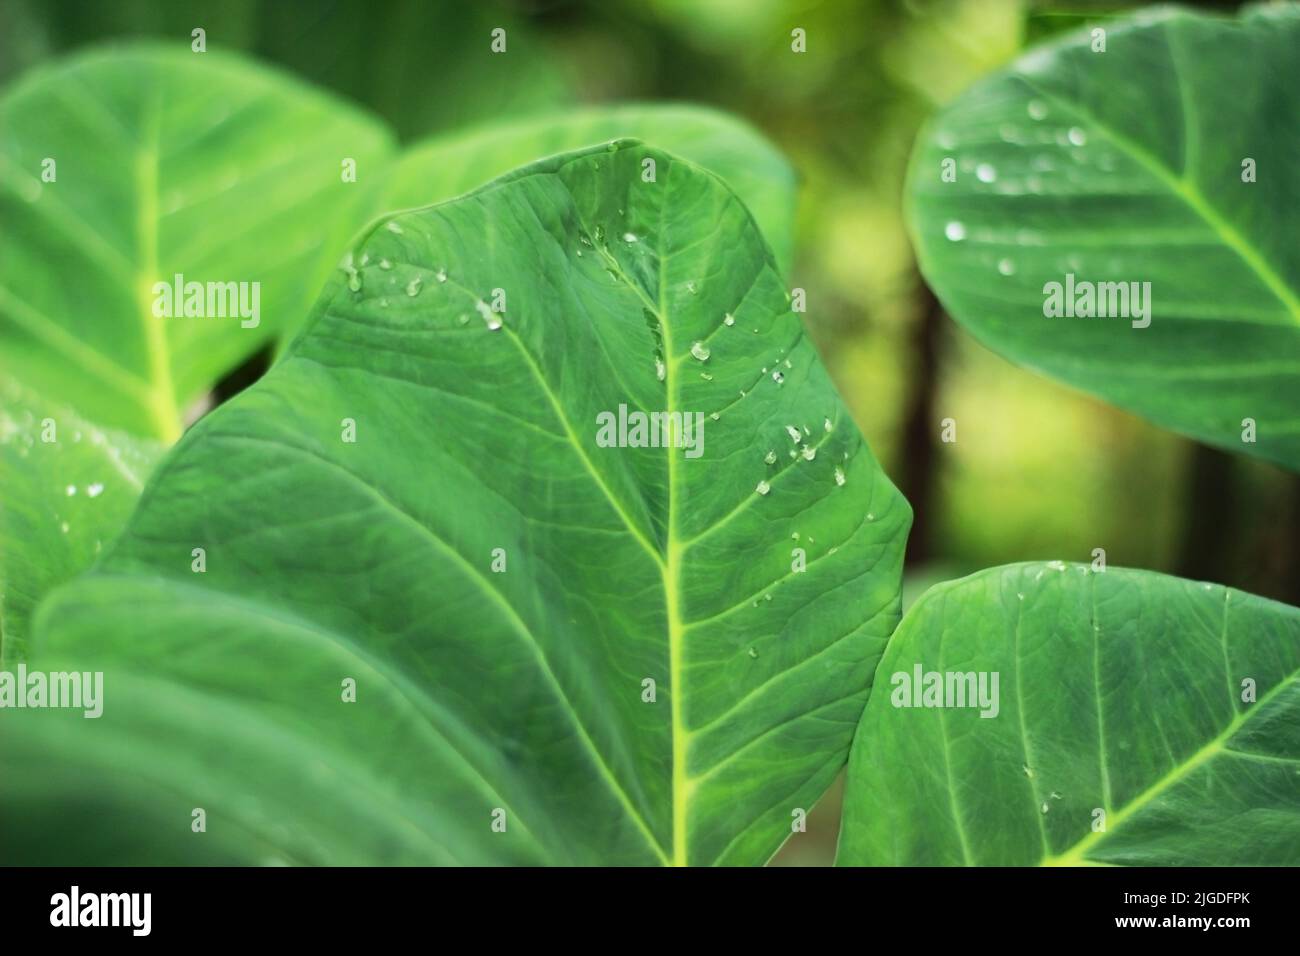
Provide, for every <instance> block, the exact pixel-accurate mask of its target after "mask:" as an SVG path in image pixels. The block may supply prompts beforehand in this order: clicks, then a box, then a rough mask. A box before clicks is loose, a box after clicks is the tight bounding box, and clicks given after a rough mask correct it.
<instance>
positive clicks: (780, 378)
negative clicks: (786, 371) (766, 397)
mask: <svg viewBox="0 0 1300 956" xmlns="http://www.w3.org/2000/svg"><path fill="white" fill-rule="evenodd" d="M772 381H774V382H776V384H778V385H781V384H784V382H785V376H784V375H782V374H781V372H780V370H779V369H778V370H775V371H773V372H772Z"/></svg>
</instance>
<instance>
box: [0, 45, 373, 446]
mask: <svg viewBox="0 0 1300 956" xmlns="http://www.w3.org/2000/svg"><path fill="white" fill-rule="evenodd" d="M0 128H2V129H3V130H4V137H3V140H2V141H0V221H3V222H4V230H3V232H0V372H6V373H8V374H11V375H17V376H19V377H21V378H22V379H23V380H24V381H26V382H28V383H30V384H31V385H32V386H33V387H35V388H37V389H38V390H39V391H40V392H41V393H43V394H45V395H49V396H52V397H55V398H57V399H59V400H60V401H61V402H65V403H67V404H68V405H70V406H72V407H73V408H74V409H76V410H78V411H79V412H81V413H82V414H90V415H93V417H94V418H95V420H97V421H99V422H101V423H103V424H104V425H105V426H109V427H113V428H120V429H123V430H126V431H130V432H133V433H135V434H138V435H145V436H150V437H154V438H158V439H162V440H167V441H170V440H173V439H174V438H175V437H176V436H177V435H179V434H180V431H181V428H182V425H183V424H184V418H185V410H186V408H187V407H188V406H189V404H190V403H191V402H192V401H194V400H195V399H196V398H197V397H199V396H200V395H202V394H203V393H205V392H206V391H207V390H208V389H210V388H211V387H212V386H213V384H214V383H215V382H216V381H217V379H218V378H219V377H220V376H221V375H222V374H223V373H225V372H227V371H229V370H230V369H231V368H233V367H234V366H236V365H238V364H239V363H240V362H241V361H242V360H244V359H245V358H247V357H248V356H249V355H251V354H253V353H254V352H256V351H257V350H258V349H259V348H260V347H261V346H263V345H264V344H265V343H266V341H267V339H268V338H270V337H271V336H273V335H275V334H276V333H277V332H278V331H282V330H284V329H286V328H290V327H293V326H296V325H297V324H298V323H299V322H300V321H301V319H302V316H303V315H304V314H305V313H306V312H307V310H308V308H309V307H310V304H311V301H312V296H314V295H315V294H316V292H317V291H318V290H319V288H320V285H321V283H322V282H323V281H324V278H325V276H326V275H327V274H328V273H329V271H330V270H331V269H332V268H333V267H334V265H335V263H336V262H337V260H338V253H339V250H340V249H342V248H343V247H344V246H345V245H346V243H347V241H348V239H349V237H350V236H351V235H352V233H353V231H354V230H355V229H356V228H357V226H358V225H359V223H360V222H361V221H362V220H363V219H364V215H365V212H364V210H365V209H366V208H368V207H367V203H369V202H371V201H372V200H373V193H372V192H371V187H372V186H374V185H377V183H378V172H379V168H380V163H381V162H382V161H383V160H384V159H385V158H386V156H387V154H388V152H389V148H390V147H389V141H388V135H387V133H386V132H385V131H384V130H383V128H382V127H381V126H380V125H379V124H377V123H375V122H374V121H373V120H371V119H369V118H367V117H365V116H364V115H362V114H360V113H358V112H357V111H356V110H355V109H353V108H351V107H349V106H347V105H346V104H344V103H343V102H341V101H339V100H337V99H334V98H333V97H330V96H327V95H324V94H322V93H319V92H317V91H315V90H312V89H310V88H308V87H306V86H304V85H302V84H301V83H299V82H298V81H296V80H293V79H291V78H290V77H288V76H286V75H284V74H281V73H277V72H274V71H272V70H268V69H266V68H265V67H262V66H258V65H255V64H254V63H252V62H250V61H248V60H244V59H242V58H238V57H234V56H231V55H227V54H222V53H217V52H208V53H202V54H196V53H191V52H190V51H189V50H188V49H186V48H185V47H162V46H155V45H148V44H143V45H134V46H130V47H126V48H113V49H105V50H94V51H91V52H88V53H84V54H78V55H77V56H74V57H71V58H69V59H66V60H61V61H58V62H56V63H55V64H53V65H51V66H49V67H47V68H44V69H40V70H37V71H34V72H33V73H31V74H29V75H27V76H25V77H24V78H23V79H22V80H21V81H20V82H18V84H17V85H15V86H13V87H12V88H10V89H9V90H8V91H7V92H6V93H5V95H4V97H3V98H2V99H0ZM346 160H353V161H355V163H356V166H357V182H345V181H344V176H343V164H344V162H345V161H346ZM178 274H179V275H182V276H183V277H184V278H183V281H184V282H197V283H203V284H204V287H203V295H202V296H201V300H202V303H203V307H202V311H203V313H204V317H196V316H194V315H190V316H186V315H185V313H184V311H183V304H178V303H175V302H173V303H171V308H172V311H173V313H174V314H175V316H176V317H160V316H159V315H158V314H156V311H155V305H156V304H157V303H159V302H160V301H161V299H160V295H161V293H160V292H159V291H157V290H156V289H155V283H165V284H171V285H173V286H174V284H175V276H176V275H178ZM209 283H212V284H214V286H215V287H216V291H217V292H219V293H220V294H219V295H214V294H211V293H210V291H209V289H210V287H209V286H208V284H209ZM226 283H242V284H244V285H243V287H242V288H241V287H240V286H234V287H233V288H234V290H235V292H236V293H242V295H241V296H240V298H239V301H238V302H236V301H235V297H233V296H231V295H230V289H231V288H232V287H229V286H226V285H225V284H226ZM216 284H220V285H219V286H216ZM254 284H256V286H254ZM255 289H256V294H257V298H256V300H254V290H255ZM185 298H186V299H187V300H188V298H189V294H188V292H187V293H186V294H185ZM254 306H256V308H254ZM178 309H179V310H180V311H178ZM196 311H197V310H196ZM210 311H211V312H219V313H221V317H211V316H210V314H209V312H210Z"/></svg>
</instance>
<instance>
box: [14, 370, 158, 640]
mask: <svg viewBox="0 0 1300 956" xmlns="http://www.w3.org/2000/svg"><path fill="white" fill-rule="evenodd" d="M161 451H162V448H161V446H160V445H158V444H156V443H155V442H152V441H150V440H148V439H146V438H137V437H135V436H133V435H127V434H123V433H121V432H113V431H105V430H103V429H101V428H99V427H97V426H95V425H93V424H91V423H90V422H87V421H86V420H85V419H83V418H81V417H80V416H78V415H76V414H74V413H73V412H71V411H68V410H67V409H65V408H62V407H61V406H59V405H57V404H56V403H53V402H50V401H47V400H46V399H44V398H42V397H41V396H39V395H36V394H35V393H33V392H31V391H30V390H28V389H26V388H23V387H22V386H20V385H19V384H18V383H17V382H14V381H12V380H7V379H5V378H3V377H0V665H8V664H10V663H12V662H14V661H17V660H21V659H22V657H23V656H24V648H25V645H26V643H27V631H28V621H29V618H30V616H31V612H32V609H33V608H34V607H35V606H36V602H37V600H38V599H39V598H40V597H41V596H42V595H44V594H45V593H46V592H47V591H49V590H51V589H52V588H54V587H55V586H57V585H59V584H62V583H63V582H65V581H67V580H69V579H71V578H73V577H74V576H76V575H77V574H78V573H79V572H81V571H82V570H84V569H85V568H86V567H88V566H89V565H90V563H91V561H93V560H94V558H95V556H96V555H97V554H99V552H100V550H101V548H103V547H106V546H107V545H108V544H109V543H110V542H111V541H112V539H113V538H114V537H115V536H116V535H117V533H118V531H120V530H121V529H122V526H123V525H124V524H126V519H127V516H128V515H130V513H131V508H132V507H133V506H134V505H135V502H136V498H137V497H139V494H140V489H141V487H142V485H143V482H144V478H145V476H146V475H148V473H149V472H150V470H152V468H153V465H154V462H155V461H156V460H157V458H158V456H159V454H160V453H161Z"/></svg>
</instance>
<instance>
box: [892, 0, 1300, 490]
mask: <svg viewBox="0 0 1300 956" xmlns="http://www.w3.org/2000/svg"><path fill="white" fill-rule="evenodd" d="M1297 44H1300V8H1298V7H1296V6H1295V5H1277V6H1269V7H1259V8H1255V9H1251V10H1249V11H1247V12H1245V13H1244V14H1243V15H1242V17H1241V18H1240V19H1224V18H1219V17H1210V16H1198V15H1193V14H1189V13H1185V12H1182V11H1176V10H1161V11H1157V12H1154V13H1141V14H1138V15H1136V16H1135V17H1134V18H1132V19H1129V20H1125V21H1118V22H1117V23H1115V24H1113V25H1107V26H1106V27H1105V28H1104V29H1103V28H1098V29H1096V30H1090V31H1088V32H1085V33H1083V34H1080V35H1075V36H1071V37H1069V38H1067V39H1065V40H1063V41H1060V42H1057V43H1055V44H1053V45H1050V46H1047V47H1044V48H1042V49H1039V50H1035V51H1033V52H1031V53H1029V54H1028V55H1026V56H1025V57H1024V58H1023V59H1021V60H1019V61H1018V62H1017V63H1015V64H1014V65H1012V66H1011V67H1010V68H1009V69H1008V70H1006V71H1005V72H1002V73H999V74H997V75H994V76H992V77H990V78H988V79H986V80H984V81H982V82H980V83H979V84H978V85H976V86H975V87H974V88H973V89H971V90H970V91H969V92H968V93H966V94H965V95H964V96H962V97H960V98H959V99H957V100H956V101H955V102H953V103H952V104H951V105H949V106H948V107H947V108H946V109H944V110H943V111H942V112H940V113H939V115H938V116H937V117H935V119H934V120H933V121H932V122H931V123H930V124H929V128H928V130H927V131H926V132H925V133H924V134H923V135H922V137H921V139H920V141H919V144H918V146H917V149H916V150H915V153H914V155H913V163H912V168H911V173H910V177H909V181H910V186H909V192H910V218H911V224H912V230H913V233H914V241H915V244H916V247H917V251H918V256H919V258H920V262H921V267H922V270H923V272H924V274H925V277H926V279H927V281H928V282H929V283H930V285H931V286H932V287H933V288H934V289H935V291H936V292H937V293H938V295H939V297H940V299H941V300H942V301H943V303H944V305H945V306H946V307H947V309H948V310H949V311H950V312H951V314H952V315H953V317H954V318H955V319H956V320H957V321H958V322H960V323H961V324H962V325H964V326H965V327H966V328H967V329H969V330H970V331H971V332H972V333H973V334H974V335H975V336H976V337H977V338H979V339H980V340H981V341H983V342H984V343H986V344H987V345H989V346H990V347H991V348H993V349H994V350H996V351H998V352H1000V353H1002V354H1003V355H1005V356H1007V357H1008V358H1009V359H1011V360H1012V361H1015V362H1017V363H1020V364H1022V365H1025V366H1027V367H1029V368H1033V369H1036V370H1040V371H1042V372H1045V373H1046V374H1048V375H1051V376H1053V377H1055V378H1057V379H1060V380H1061V381H1063V382H1066V383H1068V384H1070V385H1074V386H1077V387H1078V388H1081V389H1084V390H1086V391H1088V392H1091V393H1093V394H1095V395H1098V396H1100V397H1101V398H1103V399H1106V400H1107V401H1110V402H1113V403H1114V404H1116V405H1118V406H1120V407H1122V408H1125V409H1129V410H1131V411H1133V412H1136V413H1137V414H1139V415H1142V416H1144V417H1146V418H1148V419H1150V420H1151V421H1153V422H1155V423H1156V424H1159V425H1162V426H1165V427H1168V428H1171V429H1174V430H1176V431H1179V432H1182V433H1183V434H1186V435H1190V436H1192V437H1194V438H1198V439H1200V440H1202V441H1205V442H1208V443H1210V444H1213V445H1217V446H1219V447H1222V448H1226V449H1229V450H1232V451H1236V452H1240V453H1243V454H1249V455H1258V456H1260V457H1262V458H1266V459H1269V460H1271V461H1274V462H1278V463H1280V464H1283V465H1286V466H1288V467H1290V468H1293V469H1296V468H1300V242H1297V241H1296V235H1297V234H1296V229H1295V227H1294V223H1293V221H1292V219H1293V217H1292V216H1290V214H1289V212H1290V211H1291V210H1293V209H1295V207H1296V205H1297V202H1300V167H1298V166H1297V164H1296V162H1295V156H1296V154H1297V151H1300V128H1297V125H1296V123H1295V117H1296V116H1297V115H1300V84H1297V83H1296V82H1295V78H1294V74H1295V51H1296V47H1297Z"/></svg>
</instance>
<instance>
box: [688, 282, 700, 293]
mask: <svg viewBox="0 0 1300 956" xmlns="http://www.w3.org/2000/svg"><path fill="white" fill-rule="evenodd" d="M686 291H687V292H689V293H690V294H691V295H695V293H696V292H698V291H699V288H698V287H697V286H696V285H695V281H694V280H691V281H690V282H688V283H686Z"/></svg>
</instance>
